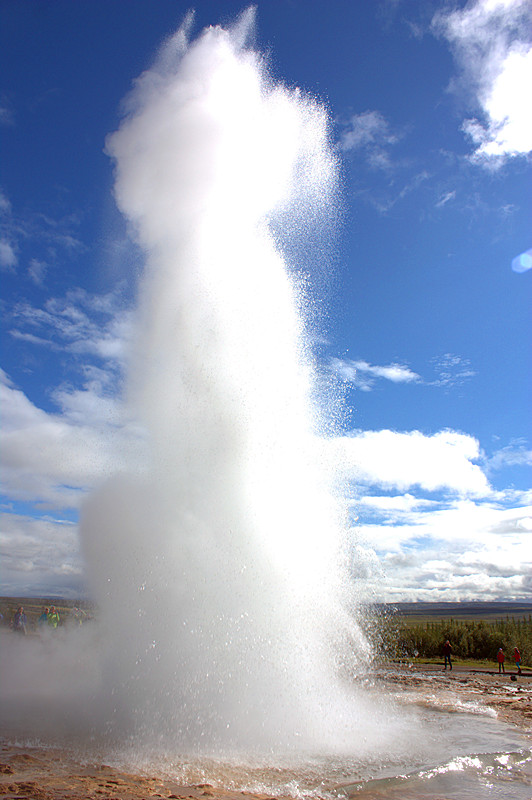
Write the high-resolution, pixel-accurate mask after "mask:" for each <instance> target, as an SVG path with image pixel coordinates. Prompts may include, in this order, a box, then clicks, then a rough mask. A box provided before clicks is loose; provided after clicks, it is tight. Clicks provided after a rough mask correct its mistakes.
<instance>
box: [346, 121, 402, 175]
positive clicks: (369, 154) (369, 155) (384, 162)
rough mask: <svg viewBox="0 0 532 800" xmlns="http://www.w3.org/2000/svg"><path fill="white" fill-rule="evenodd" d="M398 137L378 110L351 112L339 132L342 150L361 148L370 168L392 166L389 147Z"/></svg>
mask: <svg viewBox="0 0 532 800" xmlns="http://www.w3.org/2000/svg"><path fill="white" fill-rule="evenodd" d="M399 139H400V137H399V136H398V135H397V134H395V133H393V132H392V131H391V130H390V125H389V123H388V122H387V120H386V119H385V118H384V116H383V115H382V114H381V113H380V111H364V112H362V113H361V114H353V115H352V116H351V117H350V119H349V120H348V122H346V123H344V126H343V130H342V132H341V134H340V148H341V149H342V150H343V151H344V152H346V153H347V152H355V151H357V150H362V151H363V152H364V157H365V160H366V162H367V163H368V165H369V166H370V167H371V168H372V169H376V170H383V171H385V172H387V171H389V170H390V169H391V167H392V161H391V157H390V148H391V147H392V146H393V145H395V144H397V142H398V141H399Z"/></svg>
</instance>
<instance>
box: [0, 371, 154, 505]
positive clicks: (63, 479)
mask: <svg viewBox="0 0 532 800" xmlns="http://www.w3.org/2000/svg"><path fill="white" fill-rule="evenodd" d="M57 394H58V398H57V399H58V401H59V402H60V403H61V406H62V408H61V412H62V413H58V414H50V413H47V412H45V411H43V410H42V409H40V408H38V407H37V406H35V405H34V404H33V403H32V402H31V401H30V400H29V399H28V398H27V397H26V395H25V394H24V393H23V392H22V391H20V390H19V389H17V388H16V387H15V386H13V384H12V382H11V381H10V380H9V378H8V377H7V376H6V375H5V373H3V372H2V371H0V404H1V406H2V427H3V436H2V449H1V453H0V459H1V464H2V471H3V491H4V492H5V493H7V494H8V495H9V496H10V497H11V498H13V499H15V500H22V501H26V502H31V503H33V504H35V505H36V506H37V507H38V508H41V509H43V508H49V509H52V508H55V509H67V508H78V507H79V505H80V502H81V500H82V499H83V497H84V496H85V494H86V493H87V492H88V491H89V490H90V489H92V488H94V486H96V485H97V484H98V483H99V482H100V481H102V480H103V479H104V478H105V477H106V476H109V475H112V474H114V473H115V472H117V471H119V470H120V469H122V468H124V465H125V463H129V464H130V465H131V464H135V463H136V460H135V457H136V455H137V453H138V449H139V441H140V439H139V433H138V431H136V430H135V429H134V428H132V427H131V428H128V424H127V419H126V418H125V416H124V414H123V411H122V409H121V408H120V407H119V405H118V401H116V400H115V401H113V400H111V399H109V398H106V397H102V396H100V395H99V394H98V393H97V391H95V389H94V388H87V389H85V390H84V391H81V390H77V391H72V392H69V391H67V390H66V389H63V390H58V392H57Z"/></svg>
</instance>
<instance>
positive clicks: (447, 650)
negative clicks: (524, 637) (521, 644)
mask: <svg viewBox="0 0 532 800" xmlns="http://www.w3.org/2000/svg"><path fill="white" fill-rule="evenodd" d="M452 652H453V648H452V647H451V643H450V641H449V639H447V641H446V642H445V643H444V645H443V658H444V662H443V668H444V670H445V669H447V664H448V665H449V669H452V668H453V665H452V662H451V653H452ZM513 655H514V661H515V666H516V667H517V674H518V675H521V653H520V652H519V648H518V647H514V653H513ZM497 663H498V665H499V673H503V672H504V650H503V649H502V647H499V650H498V652H497Z"/></svg>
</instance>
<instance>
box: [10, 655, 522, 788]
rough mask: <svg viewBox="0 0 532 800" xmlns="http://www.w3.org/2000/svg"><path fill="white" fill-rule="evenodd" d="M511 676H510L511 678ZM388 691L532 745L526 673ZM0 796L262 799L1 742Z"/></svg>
mask: <svg viewBox="0 0 532 800" xmlns="http://www.w3.org/2000/svg"><path fill="white" fill-rule="evenodd" d="M514 674H515V673H514ZM377 681H378V682H380V681H382V682H383V683H384V684H386V685H387V686H389V687H390V688H391V689H392V691H393V690H395V689H400V690H406V691H413V692H414V691H415V692H416V694H418V693H419V694H420V695H421V696H423V695H424V694H426V695H427V696H428V695H430V694H433V693H435V692H437V693H438V695H441V694H442V693H443V694H444V695H445V694H447V695H448V696H449V700H450V704H452V703H454V701H455V699H456V698H459V699H460V700H462V701H464V702H471V701H474V702H476V703H481V704H483V705H486V706H489V707H491V708H493V709H494V710H495V711H496V712H497V715H498V717H499V718H500V719H501V720H504V721H506V722H508V723H510V724H511V725H514V726H516V727H518V728H519V729H520V730H521V732H523V733H524V734H525V735H528V736H530V737H531V740H532V673H527V674H524V675H522V676H519V677H517V676H516V679H515V680H512V675H511V673H507V674H506V675H498V674H496V673H493V672H487V671H477V670H470V669H467V670H466V669H463V668H460V666H458V665H455V667H454V669H453V670H452V672H450V671H443V669H442V667H441V666H432V665H430V666H426V665H413V666H410V667H409V666H404V667H394V668H393V669H386V670H383V671H382V672H381V673H379V674H378V676H377ZM0 797H1V798H5V799H6V800H8V799H9V798H16V800H22V799H23V798H25V799H26V800H144V799H145V800H148V798H157V797H159V798H167V799H168V800H169V799H170V798H179V800H205V798H213V799H214V800H237V799H238V800H243V798H244V799H245V800H252V798H253V799H254V800H257V798H260V797H262V798H263V800H264V798H266V797H267V796H266V795H264V796H258V795H254V796H251V795H246V794H244V793H242V792H230V791H226V790H223V789H219V788H215V787H213V786H211V785H210V784H208V783H202V784H197V785H188V786H183V785H179V784H178V783H176V782H173V781H171V780H166V779H162V778H159V777H157V776H146V775H132V774H128V773H124V772H120V771H118V770H116V769H114V768H112V767H110V766H108V765H106V764H86V763H84V764H82V763H80V762H77V761H75V760H74V759H73V758H72V757H71V756H69V755H68V753H66V752H61V751H58V750H50V749H44V748H38V747H21V746H16V745H14V744H11V743H7V742H4V743H3V744H2V745H1V746H0Z"/></svg>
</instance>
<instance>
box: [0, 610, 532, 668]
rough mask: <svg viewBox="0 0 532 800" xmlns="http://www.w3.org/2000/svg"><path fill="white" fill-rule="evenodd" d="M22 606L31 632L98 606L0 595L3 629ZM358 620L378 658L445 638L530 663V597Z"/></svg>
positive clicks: (420, 655)
mask: <svg viewBox="0 0 532 800" xmlns="http://www.w3.org/2000/svg"><path fill="white" fill-rule="evenodd" d="M21 605H22V606H23V607H24V610H25V613H26V615H27V618H28V625H27V630H28V633H29V634H33V633H36V632H37V630H38V625H37V620H38V619H39V617H40V615H41V613H42V611H43V609H44V608H45V607H47V606H50V605H54V606H55V607H56V609H57V611H58V612H59V616H60V619H61V623H60V624H61V626H68V625H70V624H71V623H72V624H80V621H81V622H85V621H87V622H88V621H90V620H92V619H94V618H95V617H97V615H98V609H97V606H96V605H95V604H94V603H92V602H90V601H87V600H83V599H77V600H65V599H64V598H60V597H33V598H30V597H0V613H1V614H2V617H3V620H2V625H3V627H4V628H7V627H9V625H10V623H11V620H12V619H13V615H14V613H15V611H16V610H17V608H18V607H19V606H21ZM362 624H363V627H364V630H365V632H366V635H367V636H368V638H369V639H370V641H371V643H372V645H373V649H374V652H375V653H376V654H377V658H381V659H383V660H386V661H403V660H405V659H412V658H417V659H429V660H430V659H438V658H441V653H442V645H443V642H444V641H445V640H446V639H449V641H450V642H451V645H452V648H453V656H454V657H455V658H457V659H462V660H464V661H489V662H495V658H496V654H497V651H498V649H499V648H500V647H502V648H503V650H504V652H505V654H506V658H507V659H508V660H509V661H511V659H512V653H513V648H514V647H518V648H519V650H520V652H521V655H522V659H523V665H525V664H531V665H532V602H530V603H529V602H524V601H521V602H482V601H476V602H465V603H426V602H425V603H393V604H392V603H385V604H375V605H372V606H366V607H364V609H363V613H362Z"/></svg>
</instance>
